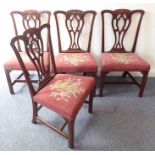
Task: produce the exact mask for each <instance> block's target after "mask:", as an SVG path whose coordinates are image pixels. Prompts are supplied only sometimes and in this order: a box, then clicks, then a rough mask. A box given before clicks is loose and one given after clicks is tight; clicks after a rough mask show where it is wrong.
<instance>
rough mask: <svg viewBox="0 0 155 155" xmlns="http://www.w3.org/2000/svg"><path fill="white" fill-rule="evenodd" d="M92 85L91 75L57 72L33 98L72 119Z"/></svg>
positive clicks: (93, 82) (93, 80) (93, 83)
mask: <svg viewBox="0 0 155 155" xmlns="http://www.w3.org/2000/svg"><path fill="white" fill-rule="evenodd" d="M94 85H95V79H94V78H93V77H87V76H75V75H68V74H57V75H56V76H55V77H54V78H53V79H52V80H51V81H50V82H49V83H48V84H47V85H46V86H45V87H44V88H43V89H41V90H40V91H39V92H38V93H37V94H36V95H35V96H34V97H33V100H34V101H35V102H37V103H40V104H42V105H43V106H45V107H47V108H49V109H51V110H53V111H55V112H57V113H58V114H60V115H61V116H63V117H65V118H68V119H69V120H73V119H74V118H75V117H76V115H77V113H78V111H79V109H80V107H81V106H82V104H83V103H84V100H85V98H86V97H87V96H88V94H89V93H90V91H91V90H92V88H93V87H94Z"/></svg>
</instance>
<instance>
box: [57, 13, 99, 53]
mask: <svg viewBox="0 0 155 155" xmlns="http://www.w3.org/2000/svg"><path fill="white" fill-rule="evenodd" d="M60 14H63V15H64V16H65V21H64V22H65V26H66V29H67V31H68V34H69V38H70V43H69V47H68V49H67V50H63V49H62V46H61V43H62V42H61V34H60V30H59V28H60V25H59V24H60V23H59V20H58V18H59V17H58V15H60ZM88 14H90V15H91V16H92V19H91V20H90V23H87V24H90V32H89V33H88V43H87V44H88V45H87V49H86V51H90V43H91V37H92V28H93V23H94V18H95V15H96V12H95V11H81V10H69V11H67V12H65V11H56V12H55V13H54V15H55V19H56V24H57V30H58V41H59V51H60V52H62V51H63V52H68V51H72V52H84V50H83V49H82V48H81V46H80V44H79V42H80V36H81V35H82V33H81V32H82V30H83V27H84V25H85V24H86V19H85V17H86V15H88Z"/></svg>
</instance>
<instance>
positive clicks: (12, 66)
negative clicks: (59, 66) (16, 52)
mask: <svg viewBox="0 0 155 155" xmlns="http://www.w3.org/2000/svg"><path fill="white" fill-rule="evenodd" d="M20 55H21V57H22V58H23V61H24V63H25V65H26V67H27V69H28V70H30V71H33V70H35V67H34V65H33V63H32V62H31V60H30V59H29V58H28V56H27V54H26V53H25V52H20ZM49 58H50V55H49V52H44V63H45V67H46V68H48V66H49V62H50V61H49ZM4 68H5V69H6V70H10V71H11V70H21V67H20V65H19V62H18V60H17V58H16V56H12V57H11V58H9V59H8V60H7V61H6V62H5V63H4Z"/></svg>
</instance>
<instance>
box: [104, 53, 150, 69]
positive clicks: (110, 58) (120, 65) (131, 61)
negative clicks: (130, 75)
mask: <svg viewBox="0 0 155 155" xmlns="http://www.w3.org/2000/svg"><path fill="white" fill-rule="evenodd" d="M149 69H150V65H149V64H148V63H147V62H146V61H144V60H143V59H142V58H141V57H140V56H138V55H137V54H135V53H108V52H106V53H102V70H103V71H148V70H149Z"/></svg>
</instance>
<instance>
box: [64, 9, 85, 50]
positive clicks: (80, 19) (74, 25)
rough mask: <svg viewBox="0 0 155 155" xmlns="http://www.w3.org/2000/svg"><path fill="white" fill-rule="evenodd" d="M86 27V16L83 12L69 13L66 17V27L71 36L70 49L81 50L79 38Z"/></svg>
mask: <svg viewBox="0 0 155 155" xmlns="http://www.w3.org/2000/svg"><path fill="white" fill-rule="evenodd" d="M83 25H84V14H83V12H81V11H76V12H75V11H69V12H68V13H67V16H66V27H67V30H68V32H69V35H70V41H71V42H70V46H69V49H70V50H72V49H75V50H80V46H79V36H80V33H81V31H82V28H83Z"/></svg>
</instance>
